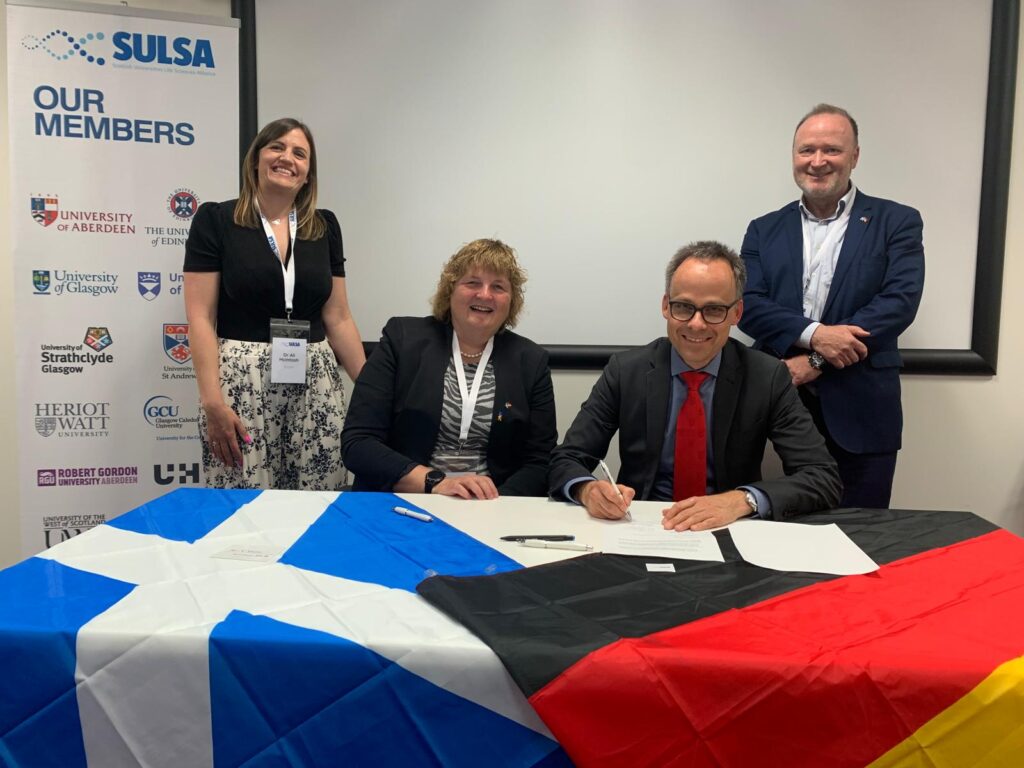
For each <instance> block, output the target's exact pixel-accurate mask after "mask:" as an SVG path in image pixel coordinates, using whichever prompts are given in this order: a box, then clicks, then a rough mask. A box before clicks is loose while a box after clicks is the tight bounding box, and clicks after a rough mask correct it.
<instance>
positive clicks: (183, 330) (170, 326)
mask: <svg viewBox="0 0 1024 768" xmlns="http://www.w3.org/2000/svg"><path fill="white" fill-rule="evenodd" d="M164 354H165V355H167V356H168V357H169V358H171V360H173V361H174V362H176V363H177V364H178V365H184V364H185V363H187V362H188V361H189V360H191V359H192V350H191V349H190V348H189V346H188V323H164Z"/></svg>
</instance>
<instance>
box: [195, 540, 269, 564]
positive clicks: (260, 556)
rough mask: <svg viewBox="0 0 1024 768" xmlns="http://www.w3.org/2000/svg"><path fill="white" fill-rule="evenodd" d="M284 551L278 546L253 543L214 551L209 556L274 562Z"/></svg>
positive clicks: (223, 558) (254, 561) (256, 561)
mask: <svg viewBox="0 0 1024 768" xmlns="http://www.w3.org/2000/svg"><path fill="white" fill-rule="evenodd" d="M283 552H284V550H283V549H281V548H280V547H264V546H258V545H255V544H249V545H246V546H234V547H228V548H227V549H222V550H221V551H220V552H214V553H213V554H212V555H210V557H218V558H220V559H222V560H248V561H250V562H253V563H275V562H277V559H278V558H279V557H280V556H281V554H282V553H283Z"/></svg>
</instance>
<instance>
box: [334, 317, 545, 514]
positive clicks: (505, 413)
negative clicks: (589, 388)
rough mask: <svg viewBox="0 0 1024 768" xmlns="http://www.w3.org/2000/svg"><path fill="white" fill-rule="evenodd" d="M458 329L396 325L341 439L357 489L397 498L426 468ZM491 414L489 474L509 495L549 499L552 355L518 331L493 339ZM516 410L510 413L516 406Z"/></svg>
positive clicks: (425, 320)
mask: <svg viewBox="0 0 1024 768" xmlns="http://www.w3.org/2000/svg"><path fill="white" fill-rule="evenodd" d="M451 356H452V328H451V326H450V325H448V324H446V323H441V322H438V321H437V320H435V319H434V318H432V317H393V318H391V319H390V320H389V321H388V323H387V325H385V326H384V332H383V335H382V336H381V340H380V344H378V345H377V348H376V349H375V350H374V351H373V354H372V355H370V359H369V360H367V361H366V366H365V367H364V368H363V371H362V373H361V374H360V375H359V379H358V381H356V384H355V389H354V390H353V392H352V402H351V403H350V404H349V408H348V415H347V416H346V417H345V428H344V430H343V431H342V433H341V452H342V457H343V459H344V461H345V466H346V467H348V469H349V470H351V471H352V472H354V473H355V483H354V485H353V490H357V491H390V490H391V488H392V486H393V485H394V484H395V483H396V482H397V481H398V480H399V479H400V478H401V477H403V476H404V475H405V474H406V473H407V472H408V471H409V470H410V469H412V468H413V467H414V466H416V465H417V464H425V465H429V463H430V455H431V453H432V452H433V449H434V443H435V442H436V441H437V432H438V429H439V427H440V424H441V401H442V396H443V389H444V372H445V369H446V368H447V367H448V361H449V360H450V359H451ZM491 361H492V362H493V364H494V379H495V392H494V415H493V416H492V419H491V434H490V442H489V443H488V447H487V470H488V472H489V473H490V476H491V478H492V479H493V480H494V484H495V485H496V486H497V487H498V492H499V493H501V494H504V495H506V496H543V495H544V494H545V491H546V489H547V482H546V481H547V468H548V459H549V457H550V455H551V449H552V448H554V446H555V442H556V440H557V437H558V431H557V427H556V425H555V394H554V390H553V389H552V386H551V369H550V368H549V367H548V354H547V352H545V351H544V350H543V349H542V348H541V347H539V346H538V345H537V344H534V343H533V342H532V341H530V340H529V339H526V338H524V337H522V336H519V335H517V334H515V333H512V332H511V331H503V332H501V333H499V334H498V335H497V336H495V337H494V351H493V352H492V353H491ZM509 404H510V405H509Z"/></svg>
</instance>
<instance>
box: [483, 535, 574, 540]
mask: <svg viewBox="0 0 1024 768" xmlns="http://www.w3.org/2000/svg"><path fill="white" fill-rule="evenodd" d="M575 538H576V537H575V536H570V535H568V534H551V535H548V534H537V535H536V536H530V535H527V534H517V535H513V536H502V537H501V540H502V541H526V540H527V539H539V540H540V541H573V540H574V539H575Z"/></svg>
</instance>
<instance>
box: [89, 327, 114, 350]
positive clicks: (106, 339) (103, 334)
mask: <svg viewBox="0 0 1024 768" xmlns="http://www.w3.org/2000/svg"><path fill="white" fill-rule="evenodd" d="M82 343H83V344H87V345H89V346H90V347H92V348H93V349H95V350H96V351H97V352H102V351H103V350H104V349H106V348H107V347H109V346H110V345H111V344H113V343H114V340H113V338H111V336H110V331H109V330H107V328H106V326H103V325H96V326H91V327H90V328H87V329H86V331H85V338H84V339H83V340H82Z"/></svg>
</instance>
